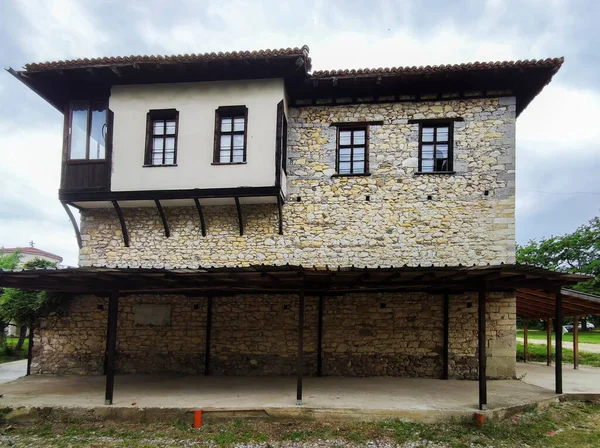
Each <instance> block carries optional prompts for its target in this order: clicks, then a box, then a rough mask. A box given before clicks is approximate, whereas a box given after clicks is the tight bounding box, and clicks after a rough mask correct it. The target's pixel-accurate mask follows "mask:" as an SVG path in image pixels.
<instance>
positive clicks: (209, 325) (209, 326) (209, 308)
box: [204, 296, 213, 376]
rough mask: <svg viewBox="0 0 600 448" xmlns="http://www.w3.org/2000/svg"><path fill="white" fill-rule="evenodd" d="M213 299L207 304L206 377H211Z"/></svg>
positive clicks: (209, 299) (209, 298)
mask: <svg viewBox="0 0 600 448" xmlns="http://www.w3.org/2000/svg"><path fill="white" fill-rule="evenodd" d="M212 313H213V298H212V297H211V296H209V297H208V300H207V302H206V340H205V342H206V345H205V349H204V375H206V376H208V375H210V337H211V333H212Z"/></svg>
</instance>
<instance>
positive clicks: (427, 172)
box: [415, 171, 456, 176]
mask: <svg viewBox="0 0 600 448" xmlns="http://www.w3.org/2000/svg"><path fill="white" fill-rule="evenodd" d="M422 174H425V175H426V174H456V171H417V172H416V173H415V176H420V175H422Z"/></svg>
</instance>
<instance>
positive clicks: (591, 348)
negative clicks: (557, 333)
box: [517, 338, 600, 353]
mask: <svg viewBox="0 0 600 448" xmlns="http://www.w3.org/2000/svg"><path fill="white" fill-rule="evenodd" d="M517 342H523V338H517ZM529 343H530V344H537V345H546V341H544V340H543V339H529ZM555 345H556V344H555V342H554V339H553V340H552V346H553V347H554V346H555ZM563 348H569V349H572V348H573V343H572V342H565V341H563ZM579 351H580V352H588V353H600V344H589V343H587V344H586V343H585V342H580V343H579Z"/></svg>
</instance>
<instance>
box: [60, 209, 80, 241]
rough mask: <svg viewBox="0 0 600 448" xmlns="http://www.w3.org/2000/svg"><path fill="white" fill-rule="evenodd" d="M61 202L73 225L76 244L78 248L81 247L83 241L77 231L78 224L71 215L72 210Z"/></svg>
mask: <svg viewBox="0 0 600 448" xmlns="http://www.w3.org/2000/svg"><path fill="white" fill-rule="evenodd" d="M61 204H62V206H63V208H64V209H65V211H66V212H67V215H69V219H70V220H71V225H72V226H73V230H75V238H77V245H78V246H79V248H80V249H81V248H83V241H82V240H81V232H79V226H78V225H77V221H76V220H75V216H73V212H72V211H71V209H70V208H69V206H68V205H67V203H66V202H63V201H61Z"/></svg>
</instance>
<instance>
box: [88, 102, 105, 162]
mask: <svg viewBox="0 0 600 448" xmlns="http://www.w3.org/2000/svg"><path fill="white" fill-rule="evenodd" d="M105 136H106V104H105V103H95V104H92V129H90V159H104V157H105V153H106V150H105V146H104V145H105V143H104V142H105Z"/></svg>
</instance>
